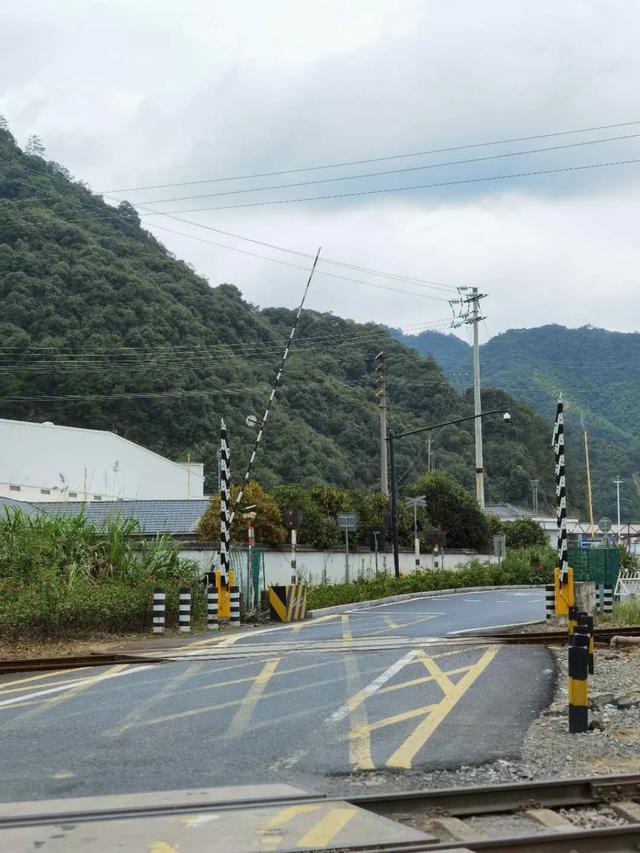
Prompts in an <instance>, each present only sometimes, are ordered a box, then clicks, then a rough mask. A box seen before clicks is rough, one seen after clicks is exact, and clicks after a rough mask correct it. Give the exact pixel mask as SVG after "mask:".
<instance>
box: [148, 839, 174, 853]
mask: <svg viewBox="0 0 640 853" xmlns="http://www.w3.org/2000/svg"><path fill="white" fill-rule="evenodd" d="M149 853H177V851H176V848H175V847H172V846H171V845H170V844H167V842H166V841H152V842H151V844H150V845H149Z"/></svg>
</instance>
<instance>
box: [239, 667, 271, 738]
mask: <svg viewBox="0 0 640 853" xmlns="http://www.w3.org/2000/svg"><path fill="white" fill-rule="evenodd" d="M280 660H281V658H276V659H275V660H269V661H267V662H266V663H265V665H264V666H263V667H262V669H261V671H260V673H259V675H258V676H257V677H256V679H255V680H254V682H253V684H252V685H251V689H250V690H249V692H248V693H247V695H246V696H245V697H244V699H243V700H242V701H241V703H240V707H239V708H238V710H237V711H236V713H235V715H234V717H233V719H232V720H231V723H230V724H229V728H228V729H227V732H226V734H227V736H230V737H235V736H236V735H241V734H242V733H243V732H244V731H245V730H246V728H247V726H248V725H249V723H250V721H251V717H252V716H253V712H254V711H255V707H256V705H257V704H258V702H259V701H260V699H261V698H262V695H263V693H264V691H265V689H266V687H267V684H268V683H269V681H270V680H271V678H272V677H273V674H274V672H275V671H276V667H277V666H278V664H279V663H280Z"/></svg>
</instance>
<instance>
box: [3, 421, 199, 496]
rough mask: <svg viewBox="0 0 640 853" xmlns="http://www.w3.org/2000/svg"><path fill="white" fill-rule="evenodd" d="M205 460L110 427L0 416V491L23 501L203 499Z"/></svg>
mask: <svg viewBox="0 0 640 853" xmlns="http://www.w3.org/2000/svg"><path fill="white" fill-rule="evenodd" d="M203 494H204V466H203V465H202V464H201V463H197V462H173V461H172V460H170V459H166V458H165V457H164V456H160V454H158V453H154V452H153V451H152V450H148V449H147V448H146V447H142V446H141V445H139V444H135V443H134V442H132V441H129V440H128V439H126V438H122V437H121V436H119V435H116V434H115V433H113V432H108V431H106V430H96V429H80V428H78V427H68V426H57V425H55V424H52V423H48V422H47V423H31V422H28V421H12V420H6V419H0V497H8V498H13V499H15V500H20V501H28V502H32V503H33V502H38V503H45V502H47V503H48V502H50V501H53V502H59V501H65V502H66V501H69V502H74V501H81V502H84V503H89V502H91V503H92V502H94V501H96V502H97V501H116V500H117V501H120V500H190V499H202V497H203Z"/></svg>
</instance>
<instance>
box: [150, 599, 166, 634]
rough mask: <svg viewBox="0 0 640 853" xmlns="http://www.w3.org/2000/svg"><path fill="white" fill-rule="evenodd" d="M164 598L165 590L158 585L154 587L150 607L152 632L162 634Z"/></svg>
mask: <svg viewBox="0 0 640 853" xmlns="http://www.w3.org/2000/svg"><path fill="white" fill-rule="evenodd" d="M165 600H166V595H165V591H164V590H163V589H162V588H160V587H156V588H155V589H154V590H153V605H152V608H151V610H152V620H153V633H154V634H164V613H165Z"/></svg>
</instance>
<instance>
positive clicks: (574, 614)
mask: <svg viewBox="0 0 640 853" xmlns="http://www.w3.org/2000/svg"><path fill="white" fill-rule="evenodd" d="M577 624H578V608H577V607H575V606H574V605H571V607H569V612H568V613H567V629H568V631H569V642H571V637H572V636H573V633H574V631H575V630H576V625H577Z"/></svg>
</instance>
